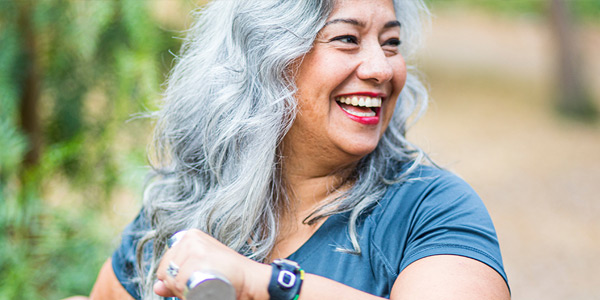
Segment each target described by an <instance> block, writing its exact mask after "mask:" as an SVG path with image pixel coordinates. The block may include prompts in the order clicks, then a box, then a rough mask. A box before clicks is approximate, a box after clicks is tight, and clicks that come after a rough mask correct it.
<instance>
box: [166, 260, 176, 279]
mask: <svg viewBox="0 0 600 300" xmlns="http://www.w3.org/2000/svg"><path fill="white" fill-rule="evenodd" d="M166 272H167V275H169V276H171V277H172V278H175V277H176V276H177V273H179V266H178V265H176V264H175V263H174V262H172V261H170V262H169V266H168V267H167V270H166Z"/></svg>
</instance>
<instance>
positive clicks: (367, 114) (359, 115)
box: [342, 106, 377, 117]
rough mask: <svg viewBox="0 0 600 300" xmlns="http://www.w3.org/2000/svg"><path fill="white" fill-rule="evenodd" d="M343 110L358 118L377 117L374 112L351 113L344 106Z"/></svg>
mask: <svg viewBox="0 0 600 300" xmlns="http://www.w3.org/2000/svg"><path fill="white" fill-rule="evenodd" d="M342 109H343V110H345V111H346V112H347V113H349V114H351V115H355V116H358V117H374V116H376V115H377V114H376V113H375V112H374V111H370V112H357V111H349V110H347V109H346V108H345V107H343V106H342Z"/></svg>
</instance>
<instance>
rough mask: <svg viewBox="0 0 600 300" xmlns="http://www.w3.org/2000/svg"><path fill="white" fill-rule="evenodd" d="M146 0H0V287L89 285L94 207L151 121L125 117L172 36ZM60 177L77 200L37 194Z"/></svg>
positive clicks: (5, 295) (96, 223)
mask: <svg viewBox="0 0 600 300" xmlns="http://www.w3.org/2000/svg"><path fill="white" fill-rule="evenodd" d="M150 4H153V1H139V0H106V1H77V0H19V1H1V0H0V143H1V144H2V147H0V278H2V279H1V280H0V299H16V298H26V299H56V298H60V297H63V296H66V295H70V294H76V293H87V292H89V289H90V287H91V284H92V283H93V281H94V279H95V276H96V272H97V270H98V267H99V264H100V263H101V262H102V261H103V260H104V259H105V258H106V255H107V254H108V252H107V251H110V247H107V244H108V243H110V241H111V240H112V238H113V237H112V236H109V237H107V236H105V235H104V233H103V230H102V229H103V228H102V226H100V222H101V221H100V212H101V209H102V208H103V207H104V205H105V203H107V200H108V199H109V197H110V196H111V191H112V190H113V188H114V187H115V186H116V185H117V184H118V182H119V180H122V179H120V176H121V175H120V174H121V173H122V172H123V171H122V164H123V161H122V159H119V157H122V156H126V155H123V154H121V153H119V150H123V149H124V147H126V146H124V145H123V144H124V143H125V144H127V143H130V144H131V145H132V146H131V148H135V147H138V148H139V147H140V145H142V146H141V147H142V151H138V152H137V153H143V145H144V144H145V143H144V142H143V141H144V136H145V135H146V134H147V133H148V131H147V130H145V129H143V130H144V131H142V133H143V134H139V132H131V133H126V132H123V130H122V127H123V126H122V125H123V123H124V122H125V121H126V120H127V119H128V118H130V116H131V114H133V113H136V112H140V111H145V110H147V109H148V107H151V106H152V105H153V100H154V99H155V98H157V97H158V96H159V88H160V83H161V82H162V81H163V74H165V73H166V72H167V68H168V67H169V63H166V64H163V62H164V61H165V60H167V61H169V60H170V58H171V55H170V54H168V51H169V49H177V48H178V47H179V40H177V39H173V38H172V35H173V33H171V32H168V31H166V30H164V29H161V28H159V26H158V25H159V24H157V23H156V22H155V21H154V20H153V18H152V15H151V14H150V11H149V7H148V6H149V5H150ZM138 130H139V128H138ZM117 138H120V139H119V140H117ZM125 149H127V148H125ZM132 152H134V151H132ZM140 157H142V159H141V160H143V156H142V155H140ZM57 177H58V178H61V177H65V178H67V179H68V182H69V183H68V186H66V187H64V188H66V189H68V190H69V192H70V193H71V194H75V195H78V197H80V199H75V200H74V199H69V203H73V202H77V201H79V202H81V203H84V205H83V206H82V208H83V210H80V211H77V212H76V213H75V214H73V211H68V210H67V209H66V208H65V207H61V205H57V203H52V204H50V203H48V202H47V201H45V200H44V199H45V198H46V192H47V189H46V188H45V187H47V185H48V184H50V183H52V184H53V180H55V179H56V178H57ZM77 191H79V194H77V193H78V192H77ZM132 201H135V199H132ZM99 208H100V209H99Z"/></svg>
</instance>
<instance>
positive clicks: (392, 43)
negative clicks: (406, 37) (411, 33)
mask: <svg viewBox="0 0 600 300" xmlns="http://www.w3.org/2000/svg"><path fill="white" fill-rule="evenodd" d="M400 44H402V41H400V39H397V38H393V39H389V40H387V41H385V43H383V46H392V47H396V48H398V46H400Z"/></svg>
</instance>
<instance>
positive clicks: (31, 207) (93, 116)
mask: <svg viewBox="0 0 600 300" xmlns="http://www.w3.org/2000/svg"><path fill="white" fill-rule="evenodd" d="M428 3H429V4H430V7H431V11H432V15H433V21H432V24H431V26H430V28H429V29H428V30H427V38H426V41H425V45H424V48H423V51H421V52H420V54H419V56H418V57H416V58H414V59H413V60H412V61H411V63H413V64H416V65H417V66H418V67H419V68H420V69H421V70H422V72H423V77H424V78H425V80H426V81H427V83H428V85H429V87H430V92H431V96H432V102H431V105H430V108H429V110H428V112H427V113H426V114H425V116H424V117H423V118H422V119H421V120H420V121H419V122H418V123H417V125H416V126H415V127H414V128H413V129H412V131H409V138H410V139H411V140H413V141H414V142H416V143H417V144H418V145H420V146H421V147H422V148H423V149H424V150H426V151H427V152H428V153H430V155H431V156H432V158H433V159H434V160H435V161H436V162H437V163H439V164H440V165H442V166H443V167H446V168H448V169H450V170H452V171H454V172H456V173H457V174H459V175H460V176H462V177H463V178H465V179H466V180H467V181H468V182H469V183H471V184H472V185H473V187H474V188H475V189H476V190H477V191H478V193H479V194H480V195H481V196H482V198H483V199H484V202H485V203H486V205H487V206H488V209H489V211H490V214H491V215H492V218H493V219H494V222H495V224H496V229H497V231H498V235H499V239H500V243H501V247H502V252H503V256H504V262H505V267H506V271H507V273H508V276H509V281H510V284H511V288H512V293H513V299H516V300H519V299H600V273H599V272H598V270H600V258H598V254H599V253H600V219H599V218H598V216H599V215H600V196H599V194H600V121H599V116H598V108H599V107H600V0H570V1H561V0H547V1H544V0H506V1H492V0H489V1H484V0H452V1H450V0H428ZM201 4H202V3H201V2H198V1H192V0H149V1H142V0H120V1H116V0H114V1H113V0H95V1H83V0H71V1H67V0H38V1H34V0H16V1H7V0H0V145H1V146H0V299H17V298H23V299H59V298H61V297H65V296H69V295H75V294H88V293H89V292H90V290H91V287H92V285H93V282H94V280H95V277H96V275H97V272H98V270H99V268H100V266H101V264H102V262H103V261H104V260H105V259H106V258H107V257H108V256H109V255H110V254H111V252H112V251H113V249H114V247H115V246H116V245H117V243H118V242H119V233H120V231H121V230H122V229H123V227H124V226H125V225H126V224H127V223H128V222H130V221H131V220H132V218H133V217H134V216H135V214H136V213H137V211H138V209H139V207H140V205H141V190H142V189H141V188H142V185H143V181H144V176H145V173H146V171H147V167H146V154H145V152H146V144H147V143H148V141H149V140H150V136H151V132H152V127H153V124H152V122H151V121H150V120H148V119H144V118H139V115H140V114H143V113H145V112H148V111H151V110H153V109H156V105H157V100H158V99H160V93H161V89H162V82H163V80H164V78H165V75H166V74H167V73H168V71H169V69H170V67H171V66H172V59H173V56H174V53H177V51H178V49H179V46H180V41H181V40H180V38H181V37H183V30H184V29H185V28H186V27H187V26H188V25H189V23H190V18H189V12H190V10H191V9H193V8H194V7H197V6H198V5H201Z"/></svg>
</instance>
